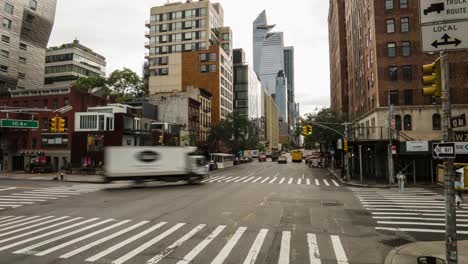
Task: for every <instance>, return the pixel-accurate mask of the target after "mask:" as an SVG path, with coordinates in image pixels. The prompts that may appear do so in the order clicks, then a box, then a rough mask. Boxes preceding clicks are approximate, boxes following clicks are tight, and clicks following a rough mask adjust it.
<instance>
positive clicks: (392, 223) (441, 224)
mask: <svg viewBox="0 0 468 264" xmlns="http://www.w3.org/2000/svg"><path fill="white" fill-rule="evenodd" d="M377 224H381V225H418V226H419V225H421V226H445V223H421V222H399V221H377ZM457 227H468V225H464V224H457Z"/></svg>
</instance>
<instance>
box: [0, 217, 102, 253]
mask: <svg viewBox="0 0 468 264" xmlns="http://www.w3.org/2000/svg"><path fill="white" fill-rule="evenodd" d="M98 219H99V218H91V219H88V220H86V221H82V222H78V223H75V224H73V225H70V226H66V227H63V228H60V229H57V230H54V231H51V232H48V233H45V234H41V235H39V236H35V237H31V238H28V239H25V240H21V241H18V242H16V243H13V244H9V245H7V246H3V247H1V248H0V251H3V250H5V249H9V248H12V247H16V246H19V245H22V244H26V243H28V242H30V241H34V240H37V239H40V238H43V237H46V236H50V235H53V234H55V233H59V232H62V231H65V230H68V229H71V228H74V227H76V226H79V225H84V224H87V223H89V222H92V221H95V220H98ZM65 222H66V221H65ZM65 222H63V223H65ZM35 231H37V230H35ZM33 232H34V231H33ZM29 233H31V232H29ZM24 235H25V234H21V235H18V236H16V237H20V236H24ZM16 237H13V238H16ZM13 238H11V237H10V238H7V239H4V240H2V241H0V243H2V242H3V241H8V240H11V239H13Z"/></svg>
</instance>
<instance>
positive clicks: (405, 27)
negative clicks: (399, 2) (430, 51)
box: [400, 17, 410, 32]
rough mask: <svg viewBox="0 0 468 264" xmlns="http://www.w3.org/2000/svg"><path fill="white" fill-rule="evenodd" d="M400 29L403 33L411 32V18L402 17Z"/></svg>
mask: <svg viewBox="0 0 468 264" xmlns="http://www.w3.org/2000/svg"><path fill="white" fill-rule="evenodd" d="M400 27H401V28H400V29H401V32H409V27H410V25H409V17H402V18H401V19H400Z"/></svg>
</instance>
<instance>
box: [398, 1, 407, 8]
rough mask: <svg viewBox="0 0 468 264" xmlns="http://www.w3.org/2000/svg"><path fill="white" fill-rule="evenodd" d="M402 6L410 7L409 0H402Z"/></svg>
mask: <svg viewBox="0 0 468 264" xmlns="http://www.w3.org/2000/svg"><path fill="white" fill-rule="evenodd" d="M400 8H408V0H400Z"/></svg>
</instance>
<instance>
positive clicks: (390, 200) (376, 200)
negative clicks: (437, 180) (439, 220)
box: [359, 198, 443, 204]
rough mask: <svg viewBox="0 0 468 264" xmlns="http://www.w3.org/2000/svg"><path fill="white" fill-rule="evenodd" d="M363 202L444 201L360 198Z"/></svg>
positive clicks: (430, 202) (429, 202) (432, 201)
mask: <svg viewBox="0 0 468 264" xmlns="http://www.w3.org/2000/svg"><path fill="white" fill-rule="evenodd" d="M359 200H360V201H361V202H405V201H408V200H410V201H412V202H418V203H428V204H432V203H435V202H442V201H437V200H427V199H423V198H421V199H408V198H405V199H403V198H394V199H375V198H373V199H359ZM442 203H443V202H442Z"/></svg>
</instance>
